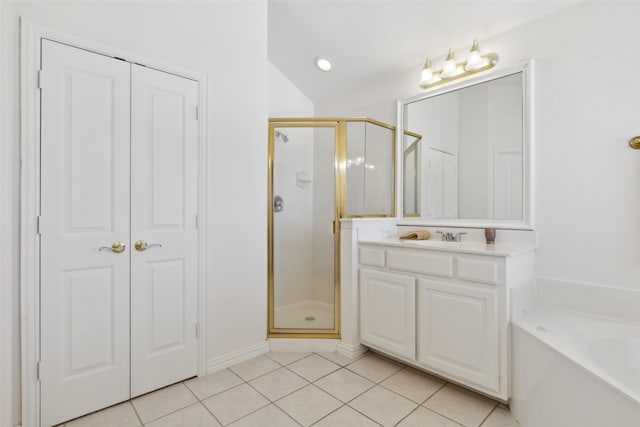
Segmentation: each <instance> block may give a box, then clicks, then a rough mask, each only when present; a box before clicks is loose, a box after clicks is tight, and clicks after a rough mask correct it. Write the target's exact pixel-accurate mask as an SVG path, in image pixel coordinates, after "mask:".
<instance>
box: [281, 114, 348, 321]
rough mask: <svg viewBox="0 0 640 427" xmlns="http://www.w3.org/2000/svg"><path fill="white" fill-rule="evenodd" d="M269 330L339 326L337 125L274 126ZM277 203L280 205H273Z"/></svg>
mask: <svg viewBox="0 0 640 427" xmlns="http://www.w3.org/2000/svg"><path fill="white" fill-rule="evenodd" d="M272 131H273V132H274V133H273V135H274V138H273V152H272V159H273V169H272V173H273V181H272V189H271V192H270V194H271V197H272V198H274V199H275V197H276V195H277V196H278V197H279V198H280V199H279V200H280V203H279V204H278V203H276V202H277V201H276V200H272V215H271V217H272V224H271V226H272V242H271V243H272V254H273V259H272V269H273V288H272V292H273V307H272V308H273V319H272V322H273V324H272V325H271V324H270V331H271V332H279V331H282V332H290V331H291V330H298V331H307V330H316V331H318V330H322V331H331V330H333V329H334V327H335V324H336V322H335V319H334V313H335V310H334V308H335V271H336V266H335V256H334V255H335V253H336V248H335V244H336V237H335V235H334V233H333V223H334V220H335V219H336V204H335V200H336V197H335V191H336V168H335V151H336V148H335V140H336V127H335V126H324V127H277V128H273V129H272ZM276 204H278V205H279V206H282V209H280V210H278V209H274V207H275V206H276Z"/></svg>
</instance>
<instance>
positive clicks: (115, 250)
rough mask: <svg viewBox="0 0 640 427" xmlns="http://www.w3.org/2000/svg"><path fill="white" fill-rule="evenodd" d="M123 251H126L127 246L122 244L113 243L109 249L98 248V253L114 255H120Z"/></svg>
mask: <svg viewBox="0 0 640 427" xmlns="http://www.w3.org/2000/svg"><path fill="white" fill-rule="evenodd" d="M125 249H127V246H126V245H125V244H124V243H122V242H115V243H114V244H113V245H111V247H109V246H102V247H100V248H98V250H99V251H111V252H113V253H114V254H120V253H122V252H124V251H125Z"/></svg>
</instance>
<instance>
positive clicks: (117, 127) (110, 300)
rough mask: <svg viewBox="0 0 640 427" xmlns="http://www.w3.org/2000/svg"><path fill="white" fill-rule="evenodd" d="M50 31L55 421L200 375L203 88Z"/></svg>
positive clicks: (47, 163)
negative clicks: (53, 37)
mask: <svg viewBox="0 0 640 427" xmlns="http://www.w3.org/2000/svg"><path fill="white" fill-rule="evenodd" d="M42 43H43V44H42V64H41V66H42V75H41V86H42V97H41V100H42V102H41V182H40V195H41V197H40V199H41V201H40V203H41V215H40V233H41V235H40V239H41V240H40V248H41V254H40V257H41V258H40V259H41V265H40V308H41V309H40V310H41V311H40V352H41V353H40V360H41V362H40V366H39V368H40V381H41V383H40V402H41V424H42V425H43V426H49V425H55V424H58V423H60V422H63V421H66V420H69V419H72V418H75V417H78V416H80V415H83V414H86V413H89V412H92V411H95V410H98V409H101V408H104V407H107V406H109V405H113V404H115V403H118V402H121V401H124V400H127V399H129V398H131V397H135V396H138V395H140V394H143V393H146V392H148V391H151V390H154V389H157V388H160V387H163V386H165V385H168V384H172V383H174V382H177V381H180V380H182V379H185V378H188V377H191V376H194V375H196V371H197V351H196V350H197V336H196V335H197V333H196V330H197V274H198V273H197V272H198V235H197V213H198V211H197V210H198V199H197V189H198V182H197V181H198V179H197V177H198V166H197V149H198V148H197V147H198V131H197V128H198V127H197V117H196V106H197V99H198V97H197V92H198V90H197V82H195V81H193V80H189V79H186V78H182V77H178V76H175V75H172V74H168V73H164V72H161V71H158V70H154V69H150V68H145V67H143V66H138V65H134V64H130V63H128V62H125V61H122V60H117V59H115V58H112V57H108V56H104V55H100V54H97V53H93V52H89V51H86V50H82V49H78V48H74V47H70V46H67V45H63V44H60V43H57V42H53V41H48V40H43V42H42ZM136 242H140V243H138V246H139V249H140V250H137V249H136V248H135V244H136Z"/></svg>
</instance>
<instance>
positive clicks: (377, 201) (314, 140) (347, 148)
mask: <svg viewBox="0 0 640 427" xmlns="http://www.w3.org/2000/svg"><path fill="white" fill-rule="evenodd" d="M394 160H395V128H394V127H393V126H390V125H387V124H385V123H382V122H378V121H376V120H373V119H369V118H364V117H361V118H287V119H270V120H269V199H268V203H269V206H268V208H269V209H268V212H269V218H268V227H269V228H268V234H269V239H268V240H269V261H268V262H269V265H268V267H269V269H268V270H269V307H268V314H269V319H268V325H269V331H268V335H269V337H272V338H273V337H315V338H338V337H339V336H340V223H339V221H340V219H341V218H349V217H367V216H376V217H381V216H394V215H395V191H394V190H395V169H394V163H395V162H394Z"/></svg>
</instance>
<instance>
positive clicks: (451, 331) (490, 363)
mask: <svg viewBox="0 0 640 427" xmlns="http://www.w3.org/2000/svg"><path fill="white" fill-rule="evenodd" d="M418 298H419V299H418V343H419V349H418V362H419V363H420V364H421V365H424V366H425V367H427V368H430V369H433V370H435V371H436V372H440V373H442V374H443V375H447V376H451V377H452V378H455V379H458V380H459V381H460V382H462V383H467V384H469V385H475V386H479V387H481V388H483V389H486V390H487V391H494V392H496V391H499V390H498V389H499V332H498V321H499V320H498V319H499V316H498V291H497V289H496V288H494V287H491V286H484V285H471V284H464V283H456V282H444V281H436V280H431V279H419V280H418Z"/></svg>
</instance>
